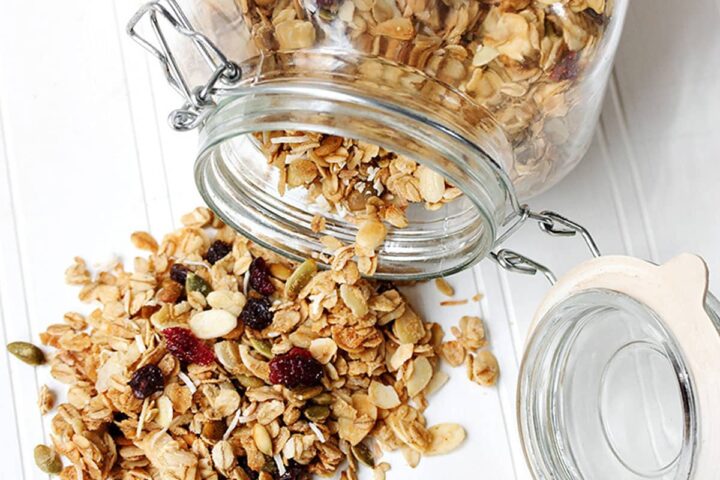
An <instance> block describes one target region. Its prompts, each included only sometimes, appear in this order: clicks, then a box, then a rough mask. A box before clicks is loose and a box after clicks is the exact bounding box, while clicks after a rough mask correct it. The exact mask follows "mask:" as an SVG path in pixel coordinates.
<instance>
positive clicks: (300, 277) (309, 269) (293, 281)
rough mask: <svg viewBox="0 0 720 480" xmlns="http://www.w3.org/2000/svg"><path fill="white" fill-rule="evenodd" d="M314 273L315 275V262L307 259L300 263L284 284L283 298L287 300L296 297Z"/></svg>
mask: <svg viewBox="0 0 720 480" xmlns="http://www.w3.org/2000/svg"><path fill="white" fill-rule="evenodd" d="M315 273H317V263H315V260H312V259H308V260H305V261H304V262H303V263H301V264H300V265H299V266H298V267H297V268H296V269H295V271H294V272H293V273H292V275H290V278H288V279H287V282H285V296H286V297H288V298H294V297H296V296H297V294H298V293H300V290H302V289H303V287H304V286H305V285H307V284H308V282H309V281H310V279H311V278H312V277H313V275H315Z"/></svg>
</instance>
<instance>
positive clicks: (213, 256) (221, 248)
mask: <svg viewBox="0 0 720 480" xmlns="http://www.w3.org/2000/svg"><path fill="white" fill-rule="evenodd" d="M231 250H232V245H230V244H229V243H225V242H223V241H222V240H215V241H214V242H213V243H212V245H210V248H208V251H207V253H206V254H205V260H207V261H208V262H209V263H210V264H211V265H215V262H218V261H220V260H222V259H223V258H225V256H226V255H227V254H228V253H230V251H231Z"/></svg>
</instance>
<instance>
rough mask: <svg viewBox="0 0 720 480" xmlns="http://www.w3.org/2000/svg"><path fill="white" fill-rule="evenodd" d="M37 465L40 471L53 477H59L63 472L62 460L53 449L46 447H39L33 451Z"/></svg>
mask: <svg viewBox="0 0 720 480" xmlns="http://www.w3.org/2000/svg"><path fill="white" fill-rule="evenodd" d="M33 454H34V456H35V464H36V465H37V466H38V468H39V469H40V470H42V471H43V472H45V473H49V474H51V475H57V474H59V473H60V472H61V471H62V468H63V466H62V460H60V456H59V455H58V454H57V453H56V452H55V450H53V449H52V448H50V447H48V446H46V445H38V446H37V447H35V450H34V451H33Z"/></svg>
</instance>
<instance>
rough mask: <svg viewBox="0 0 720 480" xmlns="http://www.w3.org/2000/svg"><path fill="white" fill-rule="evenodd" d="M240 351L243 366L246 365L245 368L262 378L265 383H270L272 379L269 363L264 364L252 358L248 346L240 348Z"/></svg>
mask: <svg viewBox="0 0 720 480" xmlns="http://www.w3.org/2000/svg"><path fill="white" fill-rule="evenodd" d="M239 351H240V360H242V363H243V365H245V368H247V369H248V370H250V372H251V373H252V374H253V375H255V376H256V377H258V378H261V379H263V380H265V381H269V379H270V366H269V365H268V363H267V362H263V361H261V360H258V359H256V358H255V357H253V356H252V354H251V353H250V348H249V347H248V346H247V345H240V346H239Z"/></svg>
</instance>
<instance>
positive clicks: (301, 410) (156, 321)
mask: <svg viewBox="0 0 720 480" xmlns="http://www.w3.org/2000/svg"><path fill="white" fill-rule="evenodd" d="M183 223H184V225H185V226H184V227H183V228H181V229H180V230H178V231H176V232H174V233H171V234H169V235H167V236H166V237H165V238H164V239H163V240H162V242H161V243H159V244H158V242H156V241H155V240H154V239H153V238H152V237H151V236H150V235H148V234H147V233H143V232H136V233H135V234H133V236H132V240H133V242H134V244H135V245H136V246H137V247H139V248H141V249H144V250H147V251H149V252H150V254H149V256H148V257H147V258H136V259H135V262H134V268H133V271H130V272H128V271H125V270H124V268H123V265H122V264H121V263H119V262H117V263H115V264H114V265H112V267H110V268H108V269H106V270H104V271H101V272H99V273H97V274H95V275H93V274H92V273H91V272H90V271H89V270H88V268H87V266H86V264H85V262H84V261H83V260H82V259H79V258H78V259H76V261H75V264H74V265H73V266H72V267H70V268H69V269H68V270H67V272H66V279H67V281H68V282H69V283H71V284H73V285H79V286H81V291H80V294H79V297H80V299H81V300H82V301H84V302H98V303H99V305H100V306H99V307H98V308H96V309H95V310H94V311H92V313H90V314H89V315H87V316H83V315H80V314H78V313H68V314H66V315H65V317H64V321H63V323H60V324H56V325H51V326H50V327H48V329H47V331H46V332H44V333H43V334H42V335H41V340H42V343H43V344H45V345H48V346H51V347H53V348H54V349H56V350H55V352H54V353H53V354H52V355H51V358H50V366H51V373H52V375H53V377H54V378H56V379H57V380H59V381H61V382H63V383H65V384H67V385H68V392H67V403H63V404H61V405H59V406H58V407H57V413H56V414H55V417H54V418H53V420H52V440H53V446H54V449H55V450H56V451H57V452H58V453H60V454H61V455H63V456H64V457H65V458H67V459H68V460H69V461H70V462H71V463H72V466H67V467H65V468H64V469H62V470H60V468H61V463H60V462H59V460H58V459H57V458H56V456H54V453H53V452H52V450H51V449H48V448H47V447H45V446H38V449H36V460H37V461H38V465H39V466H40V467H41V468H43V470H45V471H48V472H51V473H60V476H61V478H62V479H63V480H70V479H77V480H79V479H80V478H90V479H93V480H98V479H106V478H138V479H183V480H190V479H193V480H195V479H219V478H228V479H235V480H246V479H254V478H259V479H262V480H271V479H282V480H297V479H302V478H309V476H310V475H313V474H317V475H331V474H333V473H336V472H338V471H340V470H342V474H341V475H342V478H344V479H353V478H357V471H358V468H359V463H362V464H365V465H367V466H368V467H369V468H373V469H374V471H375V475H376V478H384V476H385V472H387V471H388V470H389V468H390V466H389V464H387V463H381V456H382V452H383V451H391V450H401V451H402V453H403V454H404V456H405V458H406V460H407V461H408V463H409V464H410V465H411V466H413V467H414V466H417V464H418V462H419V461H420V458H421V456H423V455H438V454H444V453H448V452H450V451H452V450H454V449H455V448H457V447H458V446H459V445H460V444H461V443H462V442H463V441H464V439H465V431H464V429H463V428H462V427H461V426H460V425H457V424H439V425H434V426H431V427H429V426H428V425H427V424H426V421H425V418H424V416H423V412H424V410H425V409H426V407H427V406H428V402H429V399H430V395H431V394H432V393H433V392H435V391H436V390H438V389H439V388H440V387H441V386H442V385H443V384H444V383H445V382H446V381H447V379H448V377H447V374H445V373H444V372H443V371H442V370H441V369H440V358H442V359H445V360H447V361H448V362H449V363H451V364H452V365H461V364H462V363H465V364H466V365H467V368H468V375H469V377H470V378H471V379H472V380H474V381H475V382H477V383H479V384H481V385H492V384H494V383H495V382H496V379H497V376H498V366H497V361H496V360H495V358H494V356H493V355H492V354H491V353H490V352H489V351H488V350H487V349H485V347H486V344H487V340H486V336H485V331H484V328H483V324H482V322H481V320H480V319H479V318H477V317H463V318H462V319H461V320H460V324H459V326H458V327H456V328H453V330H452V333H453V334H454V336H455V337H456V340H451V341H444V338H443V337H444V333H443V330H442V329H441V327H440V325H438V324H437V323H430V322H426V321H424V320H423V319H422V318H421V317H420V316H419V315H418V314H417V313H416V312H415V311H414V310H413V309H412V308H411V307H410V305H408V303H407V302H406V300H405V299H404V298H403V296H402V295H401V293H400V292H399V291H398V290H397V289H396V288H395V286H394V285H392V284H389V283H381V282H375V281H372V280H367V279H364V278H362V277H361V275H360V271H359V268H358V266H357V264H356V263H355V262H354V261H353V260H352V256H353V251H352V247H343V248H341V249H340V251H338V252H336V254H335V257H334V259H333V262H332V269H330V270H326V271H319V270H318V269H317V266H316V265H315V263H314V262H313V261H312V260H308V261H306V262H304V263H303V264H301V265H294V264H292V263H289V262H288V261H287V260H285V259H283V258H281V257H278V256H277V255H275V254H273V253H272V252H269V251H267V250H264V249H262V248H259V247H258V246H256V245H254V244H253V243H251V242H250V241H248V240H247V239H245V238H243V237H241V236H240V235H238V234H236V233H235V232H234V231H233V230H232V229H230V228H229V227H227V226H225V225H223V224H222V223H221V222H220V221H219V220H218V219H217V218H215V217H214V216H213V214H212V213H211V212H210V211H209V210H207V209H205V208H199V209H196V210H195V211H194V212H192V213H191V214H188V215H186V216H184V217H183ZM445 290H446V291H447V289H445ZM12 350H13V351H12V353H15V354H16V355H17V356H18V357H19V358H21V359H25V360H26V361H29V363H33V364H37V363H42V361H44V355H43V354H42V352H41V351H39V350H38V349H37V347H32V346H29V347H28V346H25V345H20V346H16V347H14V348H13V349H12ZM24 357H27V359H26V358H24ZM41 357H42V358H41ZM42 397H43V398H42V400H41V404H42V405H43V407H42V408H43V409H50V408H52V407H53V402H52V400H51V399H52V398H53V397H52V395H51V394H50V393H49V392H47V391H46V390H43V392H42Z"/></svg>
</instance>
